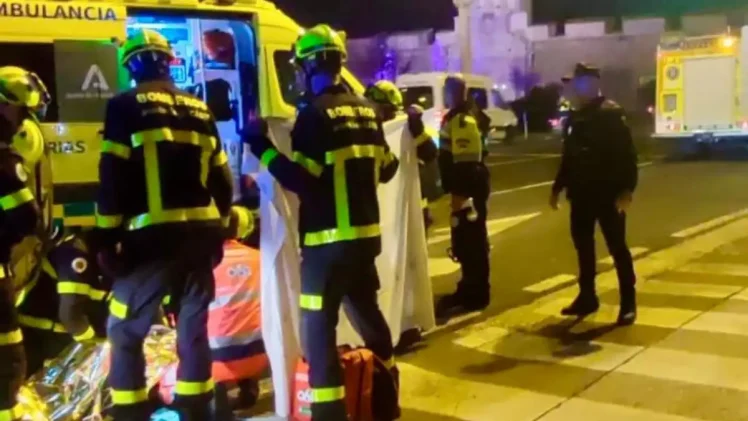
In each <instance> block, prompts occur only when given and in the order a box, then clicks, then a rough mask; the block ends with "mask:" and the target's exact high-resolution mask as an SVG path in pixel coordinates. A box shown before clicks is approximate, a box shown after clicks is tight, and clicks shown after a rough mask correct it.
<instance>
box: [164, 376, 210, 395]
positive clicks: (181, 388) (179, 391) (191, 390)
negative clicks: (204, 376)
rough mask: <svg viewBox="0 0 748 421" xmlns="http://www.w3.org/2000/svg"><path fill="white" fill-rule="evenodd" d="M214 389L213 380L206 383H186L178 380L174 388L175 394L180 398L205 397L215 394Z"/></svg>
mask: <svg viewBox="0 0 748 421" xmlns="http://www.w3.org/2000/svg"><path fill="white" fill-rule="evenodd" d="M214 387H215V385H214V383H213V379H210V380H206V381H204V382H186V381H183V380H177V384H176V386H175V387H174V394H176V395H180V396H199V395H205V394H208V393H211V392H213V388H214Z"/></svg>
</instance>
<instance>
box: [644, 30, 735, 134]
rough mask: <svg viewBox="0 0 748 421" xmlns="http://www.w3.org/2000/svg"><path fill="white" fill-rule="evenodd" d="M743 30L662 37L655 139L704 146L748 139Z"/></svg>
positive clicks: (658, 63)
mask: <svg viewBox="0 0 748 421" xmlns="http://www.w3.org/2000/svg"><path fill="white" fill-rule="evenodd" d="M746 78H748V26H747V27H744V28H743V29H742V34H731V33H729V32H727V33H723V34H716V35H712V36H699V37H672V36H668V37H664V38H663V39H662V41H661V42H660V44H659V46H658V49H657V94H656V106H655V137H660V138H691V139H695V140H696V141H698V142H704V143H705V144H708V143H712V142H715V141H719V140H720V139H724V138H729V137H743V136H748V90H747V89H746V88H747V86H746V82H747V81H746Z"/></svg>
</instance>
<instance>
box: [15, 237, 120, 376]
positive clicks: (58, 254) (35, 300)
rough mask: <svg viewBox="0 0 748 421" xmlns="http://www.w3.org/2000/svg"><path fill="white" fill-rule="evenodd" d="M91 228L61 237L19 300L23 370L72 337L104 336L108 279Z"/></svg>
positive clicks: (33, 366)
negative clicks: (100, 264) (101, 265)
mask: <svg viewBox="0 0 748 421" xmlns="http://www.w3.org/2000/svg"><path fill="white" fill-rule="evenodd" d="M91 234H92V233H91V231H81V232H80V233H78V234H74V235H70V236H68V237H66V238H63V239H61V240H60V241H59V243H58V244H56V245H55V246H54V247H53V248H52V250H51V251H50V252H49V254H48V255H47V257H46V258H45V259H44V260H43V261H42V272H41V273H40V275H39V278H38V279H37V280H36V281H35V282H33V283H32V284H31V285H29V286H30V288H28V289H27V290H24V293H23V294H22V295H21V296H20V297H19V298H18V299H17V301H16V303H17V305H18V306H19V313H20V314H19V322H20V325H21V329H22V330H23V337H24V348H25V350H26V359H27V375H28V376H30V375H33V374H34V373H36V372H37V371H38V370H40V369H41V368H42V367H43V366H44V361H45V360H47V359H50V358H54V357H56V356H57V355H59V353H60V352H62V351H63V349H64V348H65V347H66V346H67V345H68V344H70V343H71V342H73V341H77V342H93V341H97V340H104V339H106V320H107V317H108V315H109V311H108V303H107V298H108V296H109V292H110V290H111V282H110V280H109V279H107V278H105V277H104V276H103V275H102V273H101V271H100V269H99V267H98V264H97V262H96V250H94V249H92V248H91V245H92V244H93V241H91V239H90V237H91Z"/></svg>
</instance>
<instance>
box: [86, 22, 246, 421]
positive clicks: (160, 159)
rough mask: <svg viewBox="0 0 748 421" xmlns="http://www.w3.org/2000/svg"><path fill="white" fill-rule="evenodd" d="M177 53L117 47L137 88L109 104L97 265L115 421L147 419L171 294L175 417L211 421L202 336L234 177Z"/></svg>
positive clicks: (154, 45) (157, 44)
mask: <svg viewBox="0 0 748 421" xmlns="http://www.w3.org/2000/svg"><path fill="white" fill-rule="evenodd" d="M173 57H174V55H173V53H172V50H171V47H170V45H169V43H168V41H167V40H166V38H164V37H163V36H162V35H160V34H159V33H157V32H155V31H152V30H142V31H138V32H136V33H134V34H133V35H132V36H130V37H129V38H128V39H127V41H126V42H125V43H124V45H123V46H122V65H123V67H125V68H126V69H127V70H128V72H129V73H130V77H131V78H132V79H133V80H134V81H135V82H136V84H137V86H136V87H135V88H133V89H131V90H128V91H126V92H123V93H121V94H119V95H117V96H116V97H114V98H112V99H111V100H110V101H109V104H108V105H107V111H106V119H105V122H104V141H103V142H102V153H101V161H100V164H99V180H100V189H99V194H98V199H97V226H98V227H99V228H100V229H101V230H100V231H101V232H100V238H99V239H98V241H99V242H100V243H99V246H100V247H101V248H102V251H101V252H100V256H99V258H100V260H101V261H102V263H103V264H104V269H105V270H108V271H111V272H113V273H114V274H115V275H116V278H115V281H114V286H113V290H112V295H113V296H112V300H111V303H110V314H111V315H110V319H109V325H108V336H109V339H110V342H111V346H112V364H111V369H110V372H109V383H110V385H111V388H112V401H113V404H114V408H113V415H114V419H115V420H132V421H140V420H147V419H148V418H149V415H150V414H149V413H150V410H149V408H148V405H147V403H146V401H147V391H146V389H145V386H146V382H145V360H144V357H143V352H142V345H143V340H144V338H145V337H146V335H147V334H148V331H149V329H150V326H151V322H152V321H153V320H154V319H155V317H156V315H157V314H158V312H159V311H160V306H161V302H162V300H163V298H164V297H165V296H166V295H167V294H171V305H172V306H176V307H177V309H178V310H177V313H178V320H177V326H176V329H177V350H178V353H179V361H180V366H179V371H178V374H177V377H178V379H177V380H178V381H177V384H176V388H175V394H176V399H175V407H176V409H177V410H178V411H179V412H180V414H181V416H182V419H186V420H205V419H210V416H211V415H210V413H209V407H210V400H211V397H212V394H213V382H212V380H211V371H210V370H211V356H210V347H209V345H208V338H207V333H206V329H207V327H206V323H207V313H208V305H209V304H210V302H211V300H212V298H213V288H214V279H213V266H214V264H217V263H218V262H219V261H220V254H221V253H222V244H223V233H224V232H223V230H224V227H223V223H224V221H225V223H228V216H229V210H230V207H231V197H232V191H233V190H232V185H231V183H232V182H231V173H230V170H229V167H228V165H227V157H226V154H225V153H224V152H223V151H222V150H221V142H220V139H219V138H218V132H217V128H216V124H215V121H214V119H213V116H212V114H211V112H210V111H209V110H208V107H207V106H206V104H205V103H204V102H202V101H200V100H199V99H197V98H195V97H193V96H191V95H189V94H187V93H185V92H182V91H180V90H178V89H177V88H176V87H175V85H174V83H173V81H172V80H171V78H170V75H169V62H170V61H171V60H172V59H173Z"/></svg>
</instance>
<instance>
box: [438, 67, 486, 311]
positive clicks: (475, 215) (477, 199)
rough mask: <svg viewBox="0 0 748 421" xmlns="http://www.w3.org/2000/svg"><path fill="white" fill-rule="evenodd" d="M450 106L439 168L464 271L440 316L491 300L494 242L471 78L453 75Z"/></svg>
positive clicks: (447, 90) (455, 252) (454, 249)
mask: <svg viewBox="0 0 748 421" xmlns="http://www.w3.org/2000/svg"><path fill="white" fill-rule="evenodd" d="M444 90H445V100H446V101H447V104H448V106H449V107H450V110H449V112H447V114H446V115H445V116H444V119H443V121H442V126H441V133H440V135H439V148H440V150H439V169H440V171H441V176H442V186H443V187H444V191H445V192H446V193H448V194H450V195H451V207H452V216H451V226H452V233H451V234H452V250H451V255H452V258H453V259H454V260H456V261H457V262H459V263H460V265H461V267H462V279H461V280H460V282H459V283H458V285H457V291H456V292H454V293H453V294H451V295H447V296H445V297H443V298H442V299H441V300H439V302H438V303H437V308H436V311H437V316H438V317H445V316H447V315H449V314H450V313H452V312H453V311H455V310H458V311H476V310H482V309H484V308H486V307H487V306H488V304H489V301H490V288H491V287H490V283H489V244H488V232H487V229H486V212H487V209H486V206H487V202H488V195H489V189H490V188H489V174H488V169H487V168H486V166H485V164H484V163H483V158H484V156H485V155H484V136H485V134H486V130H485V128H484V127H482V126H483V123H481V121H482V120H483V118H482V117H481V116H479V115H476V112H475V110H474V107H472V106H471V105H470V101H469V100H468V97H467V87H466V84H465V79H464V78H463V77H462V76H461V75H452V76H449V77H447V80H446V81H445V88H444Z"/></svg>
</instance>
